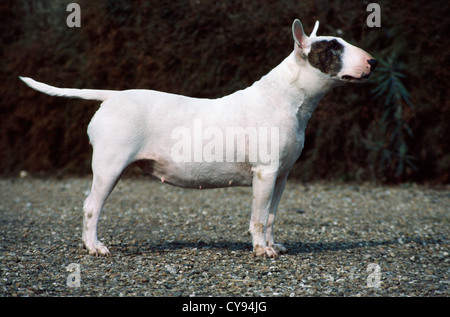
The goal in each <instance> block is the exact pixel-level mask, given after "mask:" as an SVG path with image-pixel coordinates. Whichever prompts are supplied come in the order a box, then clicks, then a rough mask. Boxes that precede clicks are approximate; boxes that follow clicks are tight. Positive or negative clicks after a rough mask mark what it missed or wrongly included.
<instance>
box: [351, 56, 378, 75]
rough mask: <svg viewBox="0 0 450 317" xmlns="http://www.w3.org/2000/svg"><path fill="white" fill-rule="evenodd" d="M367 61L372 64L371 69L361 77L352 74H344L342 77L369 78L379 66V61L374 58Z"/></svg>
mask: <svg viewBox="0 0 450 317" xmlns="http://www.w3.org/2000/svg"><path fill="white" fill-rule="evenodd" d="M367 63H369V65H370V71H369V72H368V73H367V74H366V73H364V74H362V76H361V77H359V78H356V77H353V76H350V75H344V76H342V79H345V80H361V79H367V78H369V77H370V75H372V73H373V71H374V70H375V68H377V65H378V61H377V60H375V59H373V58H371V59H368V60H367Z"/></svg>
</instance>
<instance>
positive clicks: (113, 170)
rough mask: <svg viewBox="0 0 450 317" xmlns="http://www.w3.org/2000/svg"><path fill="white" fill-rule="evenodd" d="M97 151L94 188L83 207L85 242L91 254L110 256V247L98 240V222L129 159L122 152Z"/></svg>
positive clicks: (93, 166) (94, 164)
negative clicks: (111, 153) (107, 153)
mask: <svg viewBox="0 0 450 317" xmlns="http://www.w3.org/2000/svg"><path fill="white" fill-rule="evenodd" d="M102 150H105V149H102ZM96 153H98V152H96V150H95V149H94V154H93V157H92V171H93V180H92V188H91V192H90V193H89V195H88V197H87V198H86V201H85V202H84V208H83V210H84V217H83V243H84V246H85V247H86V249H87V250H88V252H89V254H91V255H105V256H108V255H109V254H110V253H109V250H108V248H107V247H106V246H105V245H104V244H103V243H101V242H100V241H98V238H97V223H98V219H99V217H100V213H101V210H102V208H103V205H104V203H105V201H106V199H107V198H108V196H109V194H110V193H111V191H112V190H113V188H114V186H115V185H116V184H117V182H118V180H119V178H120V175H121V174H122V172H123V170H124V169H125V168H126V167H127V166H128V160H127V159H124V156H123V155H121V154H119V155H116V156H113V155H109V156H105V152H103V151H102V152H100V153H101V155H96Z"/></svg>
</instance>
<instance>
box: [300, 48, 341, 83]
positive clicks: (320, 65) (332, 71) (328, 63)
mask: <svg viewBox="0 0 450 317" xmlns="http://www.w3.org/2000/svg"><path fill="white" fill-rule="evenodd" d="M343 52H344V46H343V45H342V44H341V43H339V42H338V41H337V40H331V41H328V40H323V41H317V42H314V43H313V44H312V45H311V51H310V53H309V55H308V61H309V63H310V64H311V66H313V67H315V68H317V69H318V70H320V71H321V72H322V73H325V74H328V75H330V76H336V75H337V74H338V73H339V71H340V70H341V69H342V53H343Z"/></svg>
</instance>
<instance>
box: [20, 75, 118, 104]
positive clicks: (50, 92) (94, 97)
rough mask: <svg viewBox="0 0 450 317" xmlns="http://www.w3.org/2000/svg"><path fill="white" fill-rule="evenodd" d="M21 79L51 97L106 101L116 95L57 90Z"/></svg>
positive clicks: (97, 91)
mask: <svg viewBox="0 0 450 317" xmlns="http://www.w3.org/2000/svg"><path fill="white" fill-rule="evenodd" d="M19 78H20V79H21V80H22V81H23V82H24V83H25V84H27V85H28V86H30V87H31V88H33V89H35V90H37V91H40V92H43V93H44V94H47V95H51V96H59V97H68V98H81V99H88V100H99V101H105V100H107V99H108V98H109V97H110V96H111V95H113V94H114V93H116V91H113V90H95V89H73V88H57V87H53V86H50V85H47V84H44V83H40V82H38V81H35V80H34V79H31V78H27V77H20V76H19Z"/></svg>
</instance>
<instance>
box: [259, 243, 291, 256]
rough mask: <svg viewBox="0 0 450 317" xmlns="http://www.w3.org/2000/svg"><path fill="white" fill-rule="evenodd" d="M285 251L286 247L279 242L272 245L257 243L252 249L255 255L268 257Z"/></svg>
mask: <svg viewBox="0 0 450 317" xmlns="http://www.w3.org/2000/svg"><path fill="white" fill-rule="evenodd" d="M285 253H287V249H286V248H285V247H284V246H283V245H281V244H274V245H272V246H260V245H258V244H257V245H256V246H255V248H254V249H253V254H254V255H255V256H257V257H262V256H267V257H269V258H276V257H277V256H279V255H281V254H285Z"/></svg>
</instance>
